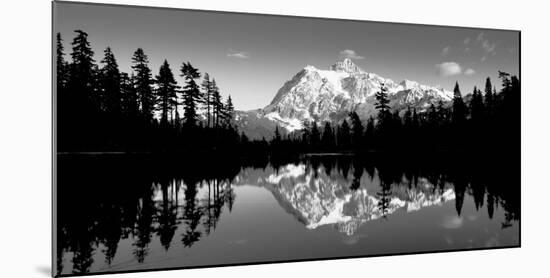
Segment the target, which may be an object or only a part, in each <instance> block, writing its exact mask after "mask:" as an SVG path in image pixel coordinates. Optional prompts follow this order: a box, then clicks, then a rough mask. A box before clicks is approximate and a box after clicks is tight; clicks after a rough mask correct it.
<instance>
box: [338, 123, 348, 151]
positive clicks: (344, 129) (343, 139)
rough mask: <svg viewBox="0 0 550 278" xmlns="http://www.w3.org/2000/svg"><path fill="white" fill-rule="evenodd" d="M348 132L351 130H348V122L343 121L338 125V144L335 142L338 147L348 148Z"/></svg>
mask: <svg viewBox="0 0 550 278" xmlns="http://www.w3.org/2000/svg"><path fill="white" fill-rule="evenodd" d="M350 131H351V130H350V127H349V124H348V121H346V119H344V121H343V122H342V124H341V125H340V128H339V129H338V142H337V143H338V146H340V147H342V148H344V149H345V148H347V147H349V144H350V136H351V132H350Z"/></svg>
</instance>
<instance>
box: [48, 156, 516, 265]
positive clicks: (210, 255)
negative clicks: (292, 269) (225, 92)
mask: <svg viewBox="0 0 550 278" xmlns="http://www.w3.org/2000/svg"><path fill="white" fill-rule="evenodd" d="M464 161H465V160H464V159H462V158H461V159H459V160H455V161H453V159H452V157H451V158H439V157H438V158H433V159H431V158H430V159H426V158H422V159H420V158H418V157H387V158H384V159H380V158H379V157H376V158H370V157H368V156H367V157H360V158H359V157H355V156H346V155H332V156H304V157H300V158H293V159H271V160H270V159H267V158H265V159H264V158H260V159H243V158H241V159H238V160H237V159H235V160H234V161H233V160H231V159H227V158H226V159H219V158H212V159H210V158H201V159H199V160H197V159H196V158H194V157H164V156H162V157H154V158H151V157H147V158H142V157H139V158H136V157H121V156H102V155H95V156H62V155H59V156H58V158H57V163H58V175H57V182H58V187H57V212H58V213H57V231H56V233H57V235H56V239H57V244H56V245H57V248H56V258H57V263H56V267H57V269H56V272H57V274H59V275H63V274H82V273H90V272H116V271H131V270H143V269H152V268H178V267H196V266H215V265H225V264H242V263H254V262H273V261H288V260H307V259H319V258H339V257H349V256H373V255H383V254H401V253H416V252H429V251H452V250H463V249H479V248H490V247H517V246H519V244H520V238H519V233H520V198H519V196H520V184H519V169H518V170H517V171H516V172H514V171H506V170H505V169H503V168H502V167H501V166H500V164H495V163H497V162H495V163H493V164H488V163H486V161H484V162H476V161H474V160H472V161H471V163H464ZM465 165H468V166H465ZM484 165H491V166H489V167H487V166H484Z"/></svg>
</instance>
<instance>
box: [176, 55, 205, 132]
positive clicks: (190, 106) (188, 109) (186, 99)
mask: <svg viewBox="0 0 550 278" xmlns="http://www.w3.org/2000/svg"><path fill="white" fill-rule="evenodd" d="M181 76H182V77H183V78H184V79H185V82H186V84H185V86H184V88H183V105H184V108H183V109H184V113H183V118H184V122H185V125H186V126H187V127H194V126H196V124H197V120H198V113H197V109H198V104H199V103H200V101H201V92H200V89H199V86H198V85H197V83H196V82H195V79H198V78H200V76H201V74H200V73H199V70H198V69H196V68H194V67H193V66H192V65H191V63H189V62H187V63H183V64H182V66H181Z"/></svg>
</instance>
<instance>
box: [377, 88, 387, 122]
mask: <svg viewBox="0 0 550 278" xmlns="http://www.w3.org/2000/svg"><path fill="white" fill-rule="evenodd" d="M387 91H388V89H387V88H386V86H385V85H384V84H382V87H381V88H380V91H378V92H377V93H376V94H375V98H376V104H375V105H374V107H375V108H376V109H377V110H378V124H379V125H380V126H384V125H385V124H386V121H387V120H388V119H389V116H390V106H389V105H388V104H389V103H390V100H389V99H388V94H387Z"/></svg>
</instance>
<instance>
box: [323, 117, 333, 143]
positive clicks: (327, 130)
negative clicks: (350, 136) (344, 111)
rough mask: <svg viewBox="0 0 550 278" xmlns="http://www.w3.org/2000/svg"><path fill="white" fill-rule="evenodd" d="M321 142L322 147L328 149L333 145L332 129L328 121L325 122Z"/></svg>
mask: <svg viewBox="0 0 550 278" xmlns="http://www.w3.org/2000/svg"><path fill="white" fill-rule="evenodd" d="M321 143H322V145H323V147H324V148H327V149H330V148H333V147H334V131H333V130H332V127H331V125H330V122H326V123H325V127H324V129H323V137H322V139H321Z"/></svg>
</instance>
